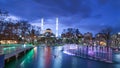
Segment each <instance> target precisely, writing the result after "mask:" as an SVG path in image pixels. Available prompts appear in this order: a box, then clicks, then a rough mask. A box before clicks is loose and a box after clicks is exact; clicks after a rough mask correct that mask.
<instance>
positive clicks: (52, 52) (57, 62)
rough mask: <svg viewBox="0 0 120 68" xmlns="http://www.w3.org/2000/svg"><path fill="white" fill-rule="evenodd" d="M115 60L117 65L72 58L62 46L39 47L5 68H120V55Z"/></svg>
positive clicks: (115, 56)
mask: <svg viewBox="0 0 120 68" xmlns="http://www.w3.org/2000/svg"><path fill="white" fill-rule="evenodd" d="M113 59H114V60H115V61H117V63H105V62H99V61H94V60H89V59H85V58H80V57H76V56H71V55H68V54H65V53H63V51H62V46H38V47H35V48H34V49H32V50H30V51H29V52H27V53H26V54H25V55H23V56H22V57H20V58H19V59H18V60H13V61H11V62H9V63H7V64H5V68H120V54H115V55H114V56H113Z"/></svg>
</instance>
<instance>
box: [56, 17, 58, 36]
mask: <svg viewBox="0 0 120 68" xmlns="http://www.w3.org/2000/svg"><path fill="white" fill-rule="evenodd" d="M56 37H58V18H56Z"/></svg>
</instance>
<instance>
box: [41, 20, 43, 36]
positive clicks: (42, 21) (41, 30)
mask: <svg viewBox="0 0 120 68" xmlns="http://www.w3.org/2000/svg"><path fill="white" fill-rule="evenodd" d="M43 23H44V19H43V18H42V19H41V33H42V34H43V30H44V28H43Z"/></svg>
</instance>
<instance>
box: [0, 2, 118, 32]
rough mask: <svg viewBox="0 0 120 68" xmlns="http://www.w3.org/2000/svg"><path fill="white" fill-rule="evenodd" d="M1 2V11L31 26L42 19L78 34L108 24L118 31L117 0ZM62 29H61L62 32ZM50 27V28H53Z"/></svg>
mask: <svg viewBox="0 0 120 68" xmlns="http://www.w3.org/2000/svg"><path fill="white" fill-rule="evenodd" d="M116 1H117V2H116ZM116 1H113V0H0V8H1V9H5V10H8V11H9V12H10V14H11V15H15V16H18V17H21V18H22V19H27V20H28V21H30V23H33V24H34V23H36V22H38V23H40V19H41V18H44V19H45V22H46V23H47V24H49V25H50V24H53V23H55V18H56V17H58V18H59V23H60V24H61V25H62V26H64V27H66V28H67V27H73V28H80V29H81V31H83V32H85V31H95V32H96V31H99V29H100V28H102V27H104V26H106V25H109V26H112V27H114V28H115V29H116V30H117V29H119V27H118V26H120V24H118V25H115V26H113V24H112V23H113V22H114V24H117V23H119V22H118V20H119V18H120V15H119V11H120V9H119V8H118V7H119V6H120V5H119V2H120V0H116ZM62 26H61V29H62ZM52 28H53V27H52Z"/></svg>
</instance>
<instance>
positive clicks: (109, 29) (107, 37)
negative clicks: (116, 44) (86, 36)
mask: <svg viewBox="0 0 120 68" xmlns="http://www.w3.org/2000/svg"><path fill="white" fill-rule="evenodd" d="M101 33H103V34H105V40H106V41H107V43H106V44H107V46H108V45H110V37H111V33H112V27H106V28H104V29H102V30H101Z"/></svg>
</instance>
